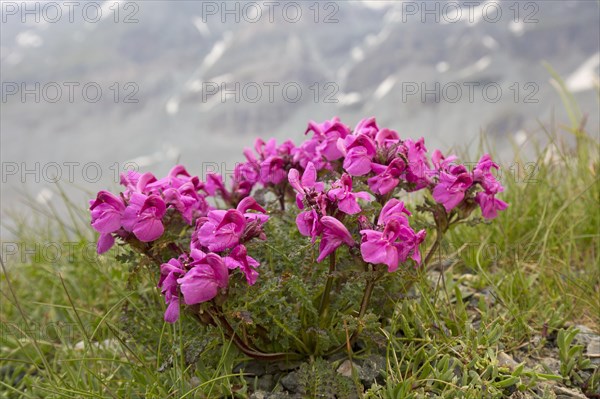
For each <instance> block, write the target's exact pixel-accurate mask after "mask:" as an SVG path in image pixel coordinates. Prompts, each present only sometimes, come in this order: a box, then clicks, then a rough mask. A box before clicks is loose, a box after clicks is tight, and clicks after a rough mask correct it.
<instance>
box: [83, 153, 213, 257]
mask: <svg viewBox="0 0 600 399" xmlns="http://www.w3.org/2000/svg"><path fill="white" fill-rule="evenodd" d="M121 185H123V186H125V190H124V192H122V193H121V195H120V196H116V195H114V194H111V193H109V192H108V191H100V192H99V193H98V195H97V196H96V199H94V200H91V201H90V211H91V214H92V227H93V228H94V229H95V230H96V231H97V232H99V233H100V239H99V240H98V246H97V249H98V253H99V254H100V253H104V252H106V251H108V250H109V249H110V248H111V247H112V246H113V245H114V242H115V236H118V237H121V238H125V237H127V236H129V235H130V234H133V235H134V236H135V237H136V238H137V239H138V240H140V241H142V242H151V241H155V240H157V239H158V238H159V237H160V236H161V235H162V234H163V232H164V230H165V228H164V223H163V218H164V217H165V215H166V213H167V209H174V210H175V211H176V212H178V213H180V214H181V216H182V218H183V219H184V220H185V221H186V222H187V223H188V224H192V221H193V220H194V219H195V218H197V217H198V216H200V215H203V214H205V213H206V212H207V210H208V203H207V202H206V200H205V196H204V195H202V194H201V193H200V190H202V189H203V188H204V184H203V183H202V182H200V179H199V178H198V177H197V176H194V177H192V176H190V174H189V173H188V172H187V171H186V170H185V168H184V167H183V166H181V165H177V166H175V167H174V168H173V169H171V171H170V172H169V174H168V175H167V177H165V178H163V179H160V180H159V179H157V178H156V177H155V176H154V175H153V174H152V173H144V174H140V173H137V172H134V171H129V172H127V173H126V174H122V175H121Z"/></svg>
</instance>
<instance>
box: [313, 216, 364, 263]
mask: <svg viewBox="0 0 600 399" xmlns="http://www.w3.org/2000/svg"><path fill="white" fill-rule="evenodd" d="M320 222H321V224H322V225H323V236H322V237H321V244H320V245H319V257H318V258H317V262H321V261H322V260H323V259H325V258H326V257H327V256H328V255H329V254H331V253H332V252H333V251H335V250H336V249H337V248H338V247H339V246H340V245H342V244H347V245H348V246H350V247H353V246H354V245H355V242H354V239H353V238H352V235H351V234H350V232H349V231H348V229H347V228H346V226H344V225H343V224H342V222H340V221H339V220H337V219H336V218H334V217H331V216H323V217H322V218H321V221H320Z"/></svg>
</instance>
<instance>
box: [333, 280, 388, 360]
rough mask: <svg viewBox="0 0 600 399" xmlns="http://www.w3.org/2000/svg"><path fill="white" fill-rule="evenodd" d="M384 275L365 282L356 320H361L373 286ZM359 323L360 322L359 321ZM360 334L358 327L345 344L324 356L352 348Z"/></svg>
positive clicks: (360, 328)
mask: <svg viewBox="0 0 600 399" xmlns="http://www.w3.org/2000/svg"><path fill="white" fill-rule="evenodd" d="M382 276H384V274H381V273H380V274H378V275H377V276H376V277H375V278H372V279H371V278H370V279H368V280H367V284H366V285H365V292H364V293H363V297H362V301H361V302H360V308H359V310H358V318H359V319H361V318H362V317H363V316H364V315H365V313H366V312H367V309H368V307H369V301H370V300H371V295H372V294H373V289H374V288H375V284H377V282H378V281H379V280H380V279H381V277H382ZM359 322H360V321H359ZM361 332H362V327H361V326H360V325H359V326H358V327H357V328H356V330H354V332H353V333H352V335H351V336H350V338H349V339H346V342H344V343H343V344H341V345H339V346H337V347H335V348H333V349H332V350H330V351H329V352H327V353H326V354H325V355H324V356H330V355H332V354H334V353H336V352H339V351H341V350H343V349H344V348H345V347H346V346H352V345H354V343H355V342H356V340H357V339H358V335H359V334H360V333H361Z"/></svg>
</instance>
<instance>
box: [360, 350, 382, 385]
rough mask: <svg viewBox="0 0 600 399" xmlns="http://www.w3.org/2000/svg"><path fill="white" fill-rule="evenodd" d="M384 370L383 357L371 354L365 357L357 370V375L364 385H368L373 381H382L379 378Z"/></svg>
mask: <svg viewBox="0 0 600 399" xmlns="http://www.w3.org/2000/svg"><path fill="white" fill-rule="evenodd" d="M384 372H385V357H383V356H380V355H371V356H369V357H368V358H366V359H365V360H364V361H363V363H362V365H361V368H360V370H359V373H358V377H359V378H360V382H361V383H362V384H363V385H364V386H365V387H367V388H368V387H370V386H371V385H372V384H373V383H374V382H379V383H382V384H383V383H384V381H383V379H382V378H380V377H381V376H382V374H383V373H384Z"/></svg>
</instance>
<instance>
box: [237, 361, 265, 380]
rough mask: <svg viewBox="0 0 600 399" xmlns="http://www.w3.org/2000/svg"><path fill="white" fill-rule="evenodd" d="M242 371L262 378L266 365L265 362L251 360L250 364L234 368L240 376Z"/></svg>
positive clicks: (245, 363)
mask: <svg viewBox="0 0 600 399" xmlns="http://www.w3.org/2000/svg"><path fill="white" fill-rule="evenodd" d="M242 371H243V372H244V373H245V374H252V375H256V376H259V377H260V376H261V375H263V374H265V364H264V362H259V361H257V360H250V361H248V362H243V363H240V364H238V365H236V366H235V367H234V368H233V373H234V374H239V373H240V372H242Z"/></svg>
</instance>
